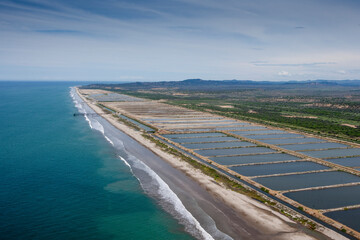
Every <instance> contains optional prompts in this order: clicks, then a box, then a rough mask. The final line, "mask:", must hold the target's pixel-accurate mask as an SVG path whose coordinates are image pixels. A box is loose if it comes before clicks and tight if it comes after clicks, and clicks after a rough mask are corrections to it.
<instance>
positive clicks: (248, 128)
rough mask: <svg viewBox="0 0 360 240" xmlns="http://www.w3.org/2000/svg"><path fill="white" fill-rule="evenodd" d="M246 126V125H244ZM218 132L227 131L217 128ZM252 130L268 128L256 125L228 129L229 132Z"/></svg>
mask: <svg viewBox="0 0 360 240" xmlns="http://www.w3.org/2000/svg"><path fill="white" fill-rule="evenodd" d="M242 125H244V124H242ZM216 129H217V130H225V128H216ZM252 129H267V128H266V127H263V126H255V125H250V126H249V125H246V126H244V127H235V128H228V129H227V130H229V131H233V130H239V131H241V130H252Z"/></svg>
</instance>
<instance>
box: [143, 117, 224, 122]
mask: <svg viewBox="0 0 360 240" xmlns="http://www.w3.org/2000/svg"><path fill="white" fill-rule="evenodd" d="M220 119H223V118H222V117H193V118H182V117H178V118H144V121H150V122H163V121H178V120H220Z"/></svg>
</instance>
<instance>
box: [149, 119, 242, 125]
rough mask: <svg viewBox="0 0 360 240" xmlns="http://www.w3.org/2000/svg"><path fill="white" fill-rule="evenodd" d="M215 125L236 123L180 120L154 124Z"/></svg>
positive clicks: (232, 121)
mask: <svg viewBox="0 0 360 240" xmlns="http://www.w3.org/2000/svg"><path fill="white" fill-rule="evenodd" d="M217 123H220V124H221V123H226V124H236V123H238V122H236V121H234V120H226V119H224V120H222V119H219V120H216V119H215V120H196V119H195V120H181V121H163V122H156V124H217Z"/></svg>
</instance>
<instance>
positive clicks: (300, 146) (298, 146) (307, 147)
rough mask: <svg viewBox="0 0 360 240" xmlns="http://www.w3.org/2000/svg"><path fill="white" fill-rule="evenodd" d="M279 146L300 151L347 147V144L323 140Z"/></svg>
mask: <svg viewBox="0 0 360 240" xmlns="http://www.w3.org/2000/svg"><path fill="white" fill-rule="evenodd" d="M281 147H282V148H285V149H288V150H293V151H301V150H315V149H328V148H347V147H349V146H348V145H345V144H341V143H332V142H324V143H306V144H294V145H284V146H281Z"/></svg>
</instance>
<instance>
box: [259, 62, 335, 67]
mask: <svg viewBox="0 0 360 240" xmlns="http://www.w3.org/2000/svg"><path fill="white" fill-rule="evenodd" d="M252 63H253V64H254V65H255V66H261V67H316V66H320V65H334V64H336V62H312V63H267V62H252Z"/></svg>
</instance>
